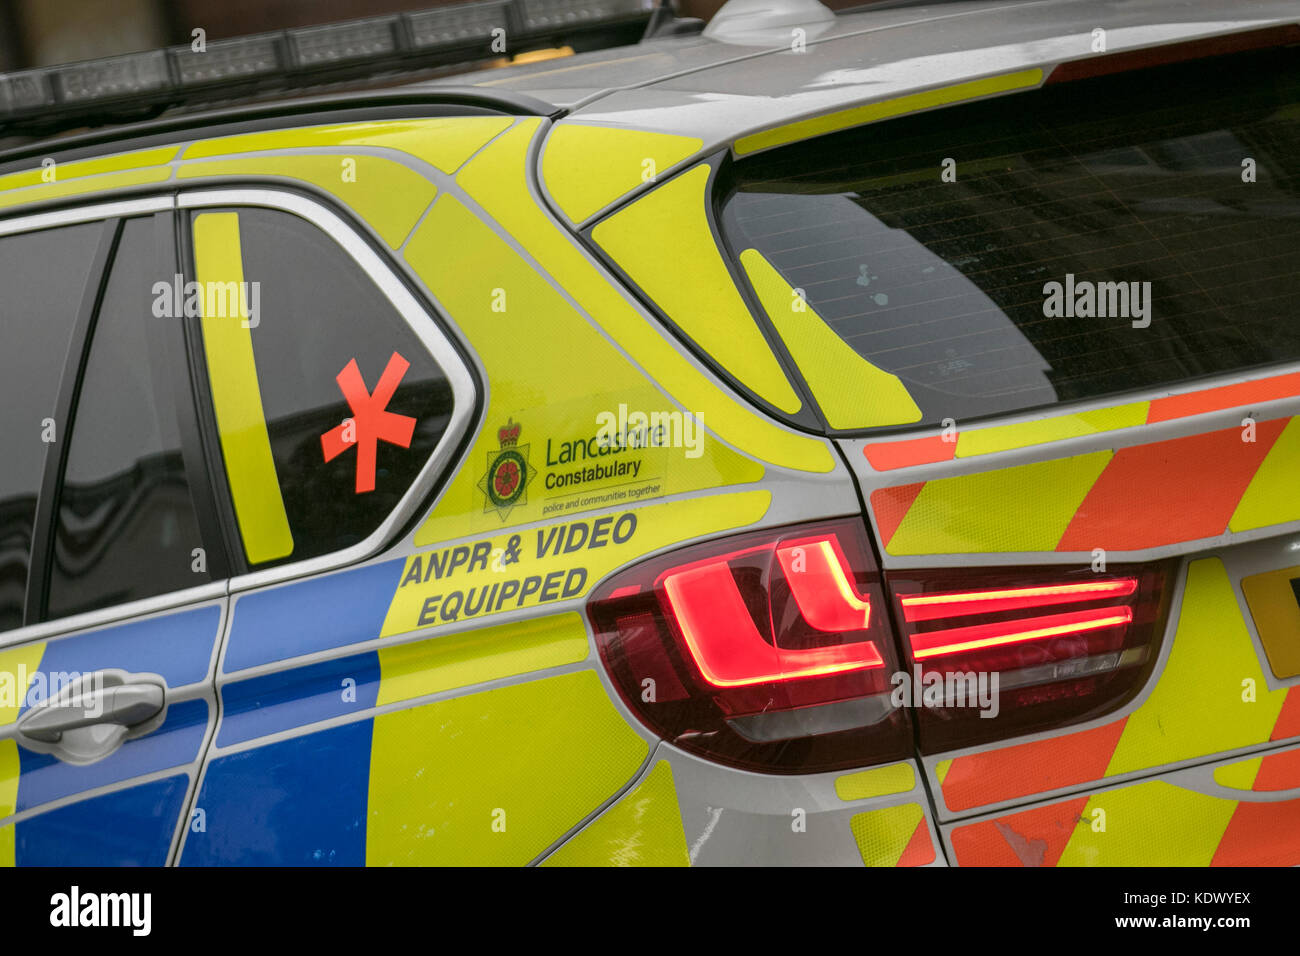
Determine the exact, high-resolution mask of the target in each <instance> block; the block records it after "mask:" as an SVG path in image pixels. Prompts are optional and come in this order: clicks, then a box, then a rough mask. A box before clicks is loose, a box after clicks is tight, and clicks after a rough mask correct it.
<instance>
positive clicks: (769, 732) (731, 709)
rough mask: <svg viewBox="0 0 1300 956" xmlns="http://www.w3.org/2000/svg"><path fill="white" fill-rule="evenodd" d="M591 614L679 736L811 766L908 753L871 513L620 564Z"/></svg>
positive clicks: (608, 661) (662, 722)
mask: <svg viewBox="0 0 1300 956" xmlns="http://www.w3.org/2000/svg"><path fill="white" fill-rule="evenodd" d="M589 614H590V616H591V620H592V623H593V626H594V630H595V633H596V642H597V646H598V647H599V649H600V654H601V658H602V659H603V661H604V663H605V666H606V668H607V669H608V671H609V673H610V675H611V676H612V678H613V680H614V683H615V685H616V686H617V687H618V690H619V693H620V694H621V695H622V697H623V700H624V701H625V702H626V703H627V705H628V707H630V708H631V709H632V710H633V711H634V712H635V713H636V714H637V715H638V716H639V717H640V718H641V719H642V720H643V721H644V722H645V724H646V725H647V726H648V727H650V728H651V729H652V730H653V731H654V732H655V733H657V734H658V735H659V736H661V737H663V738H664V739H665V740H668V741H671V742H672V743H674V744H675V745H677V746H679V747H681V748H682V749H684V750H689V751H693V752H695V753H698V754H701V755H704V756H707V757H709V758H712V759H714V760H718V761H721V762H723V763H727V764H731V765H732V766H736V767H742V768H744V769H748V770H759V771H767V772H776V773H815V772H820V771H826V770H838V769H844V768H847V767H856V766H862V765H864V764H869V763H875V762H880V761H886V760H893V759H897V758H900V757H905V756H908V755H909V754H910V753H911V751H912V748H913V741H912V732H911V727H910V724H909V723H908V718H907V715H906V712H905V711H904V710H900V709H899V708H896V707H894V706H893V705H892V704H891V702H890V693H891V691H892V690H893V685H892V684H891V682H890V678H891V677H892V676H893V675H894V673H895V672H896V671H897V669H898V667H897V664H898V661H897V657H896V655H895V652H894V645H893V640H892V637H891V633H890V629H889V614H888V613H887V610H886V606H885V603H884V595H883V592H882V589H881V584H880V575H879V573H878V571H877V569H876V567H875V564H874V562H873V560H872V558H871V548H870V545H869V543H868V541H867V538H866V532H865V529H864V527H863V525H862V522H861V521H860V520H858V519H847V520H844V521H835V522H829V523H823V524H817V525H801V526H798V527H793V528H785V529H776V530H772V531H764V532H757V533H753V534H747V535H740V536H736V537H732V538H727V539H723V540H720V541H715V542H710V543H709V544H706V545H701V546H698V547H693V548H687V549H684V550H681V551H677V552H673V553H672V554H669V555H665V556H663V557H661V558H657V559H654V560H651V561H648V562H646V563H643V564H641V565H638V566H636V567H634V568H630V569H628V570H627V571H626V572H624V573H622V574H620V575H617V576H615V577H614V578H612V579H611V580H609V581H607V582H605V584H603V585H602V586H601V587H600V588H598V589H597V590H596V592H595V593H594V594H593V596H592V599H591V603H590V605H589Z"/></svg>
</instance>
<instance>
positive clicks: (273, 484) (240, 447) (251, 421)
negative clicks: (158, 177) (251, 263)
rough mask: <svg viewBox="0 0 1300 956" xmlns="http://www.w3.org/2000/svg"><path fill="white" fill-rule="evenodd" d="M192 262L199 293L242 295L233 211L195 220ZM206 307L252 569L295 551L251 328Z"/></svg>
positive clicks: (211, 359) (220, 421)
mask: <svg viewBox="0 0 1300 956" xmlns="http://www.w3.org/2000/svg"><path fill="white" fill-rule="evenodd" d="M194 264H195V273H196V276H197V278H198V281H199V282H200V283H202V284H203V287H204V288H208V287H209V286H208V283H228V282H234V283H238V284H239V285H238V286H237V288H239V289H240V290H242V289H243V284H242V283H243V281H244V263H243V257H242V254H241V249H240V244H239V215H238V214H237V213H233V212H207V213H202V214H200V215H198V216H195V217H194ZM240 298H241V302H240V313H241V314H246V311H247V303H244V302H242V293H241V296H240ZM207 305H208V303H207V296H206V295H205V296H204V302H203V309H204V310H205V311H204V314H203V352H204V355H205V356H206V358H207V364H208V378H209V380H210V382H211V386H212V407H213V410H214V411H215V412H216V416H217V428H218V430H219V431H220V433H221V451H222V455H223V457H224V458H225V462H226V475H227V478H228V480H229V482H230V496H231V498H232V499H233V500H234V505H235V517H236V519H237V520H238V522H239V532H240V534H241V536H242V537H243V539H244V550H245V551H246V552H247V553H248V560H249V562H250V563H252V564H258V563H260V562H262V561H271V560H274V559H275V558H283V557H284V556H286V555H288V554H291V553H293V534H292V533H291V532H290V530H289V517H288V515H286V514H285V511H284V499H283V498H282V497H281V495H280V482H279V479H278V478H277V477H276V473H275V460H274V459H273V458H272V457H271V439H270V436H269V435H268V434H267V431H266V416H265V414H264V412H263V411H262V390H261V388H260V387H259V386H258V383H257V365H256V363H255V361H254V358H253V337H252V330H251V329H247V328H244V321H243V320H242V319H241V318H240V317H239V316H216V315H207V314H206V309H207Z"/></svg>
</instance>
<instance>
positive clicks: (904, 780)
mask: <svg viewBox="0 0 1300 956" xmlns="http://www.w3.org/2000/svg"><path fill="white" fill-rule="evenodd" d="M914 786H916V773H915V772H914V771H913V770H912V765H911V764H910V763H896V764H892V765H890V766H888V767H875V768H873V769H871V770H863V771H860V772H859V773H850V774H845V775H844V776H843V777H839V778H837V779H836V781H835V794H836V795H837V796H838V797H839V798H840V799H841V800H866V799H867V798H868V797H883V796H886V795H888V794H891V793H906V792H907V791H908V790H911V789H912V788H913V787H914ZM908 836H911V834H910V833H909V834H908Z"/></svg>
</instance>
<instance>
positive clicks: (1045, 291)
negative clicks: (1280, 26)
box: [720, 53, 1300, 423]
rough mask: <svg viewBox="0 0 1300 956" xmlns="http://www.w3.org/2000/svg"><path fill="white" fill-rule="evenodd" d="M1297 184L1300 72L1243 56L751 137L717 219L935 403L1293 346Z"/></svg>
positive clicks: (1080, 395) (867, 354) (963, 414)
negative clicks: (801, 133)
mask: <svg viewBox="0 0 1300 956" xmlns="http://www.w3.org/2000/svg"><path fill="white" fill-rule="evenodd" d="M1298 187H1300V72H1298V71H1297V69H1296V67H1295V65H1294V57H1291V58H1290V59H1289V60H1287V59H1284V58H1283V57H1282V56H1281V55H1274V54H1271V53H1270V54H1258V53H1256V54H1251V55H1249V56H1248V57H1245V58H1243V57H1222V58H1219V59H1216V60H1209V61H1200V62H1196V63H1193V64H1186V65H1180V66H1177V67H1166V68H1161V69H1158V70H1154V69H1153V70H1144V71H1140V72H1135V73H1127V74H1121V75H1118V76H1113V77H1106V78H1103V79H1092V80H1083V81H1076V82H1071V83H1064V84H1061V85H1059V86H1049V87H1046V88H1045V89H1043V90H1039V91H1034V92H1030V93H1023V94H1016V95H1012V96H1008V97H1003V98H1001V99H997V100H992V101H987V102H983V103H978V104H974V105H971V106H965V107H959V108H952V109H944V110H938V111H934V112H930V113H926V114H922V115H918V116H915V117H909V118H907V119H902V120H895V121H891V122H888V123H883V124H878V125H874V126H867V127H864V128H861V129H858V130H854V131H850V132H846V133H842V134H837V135H835V136H829V137H823V138H820V139H817V140H813V141H811V142H808V143H804V144H800V145H798V146H794V147H787V148H784V149H779V150H774V151H772V152H770V153H765V154H760V155H759V156H756V157H754V158H752V159H747V160H743V161H741V162H738V163H735V164H734V165H732V166H731V167H730V168H729V170H728V171H727V173H726V174H725V175H724V176H723V177H722V178H721V180H720V189H721V192H720V202H721V215H720V221H721V226H722V231H723V234H724V238H725V240H726V244H727V245H728V246H729V251H730V253H731V254H732V255H733V256H734V257H735V258H736V260H737V262H739V261H740V259H741V256H742V254H743V253H745V252H746V251H747V250H757V251H758V252H759V253H761V254H762V256H763V257H764V258H765V259H766V260H767V262H768V263H770V264H771V266H773V267H774V268H775V270H776V271H777V272H778V273H779V274H780V276H781V277H782V278H783V279H784V280H785V281H786V282H787V283H788V284H789V286H790V287H791V289H793V290H802V291H801V295H802V298H803V299H804V300H805V301H806V303H807V305H808V307H809V308H810V309H811V310H812V311H813V312H815V314H816V315H818V316H820V317H821V319H822V320H824V321H825V323H826V324H827V325H829V326H830V327H831V329H833V330H834V332H835V333H836V335H838V336H839V338H840V339H841V340H843V342H844V343H847V345H848V346H849V347H851V349H852V350H853V352H855V353H857V356H859V357H860V358H861V359H865V360H866V362H869V363H870V364H871V365H872V366H875V367H876V368H877V369H879V370H882V371H883V372H886V373H889V374H891V375H893V376H897V378H898V379H899V380H900V381H901V382H902V383H903V385H904V386H905V387H906V389H907V392H908V393H909V394H910V395H911V397H912V399H913V401H914V402H915V403H916V405H917V406H918V407H919V409H920V412H921V422H925V423H938V422H940V421H941V420H942V419H944V418H948V417H951V418H954V419H962V420H967V419H971V418H976V417H980V416H986V415H993V414H998V413H1004V412H1009V411H1013V410H1017V409H1024V408H1030V407H1034V406H1042V405H1050V404H1053V403H1057V402H1068V401H1073V400H1078V399H1087V398H1093V397H1097V396H1101V395H1106V394H1110V393H1118V392H1124V391H1128V390H1133V389H1145V388H1152V387H1156V386H1161V385H1167V384H1172V383H1178V382H1183V381H1186V380H1189V379H1195V378H1199V377H1202V376H1209V375H1215V374H1221V373H1225V372H1232V371H1237V370H1244V369H1249V368H1253V367H1256V366H1262V365H1268V364H1273V363H1279V362H1286V361H1293V360H1297V359H1300V268H1298V266H1300V195H1297V192H1298ZM738 271H741V274H743V270H738ZM796 360H798V356H797V355H796ZM804 371H805V375H807V374H808V370H807V369H805V370H804ZM810 384H811V385H812V387H813V390H814V392H815V393H816V392H817V386H816V383H813V382H811V378H810ZM818 398H819V401H821V400H822V396H821V395H820V394H818ZM822 404H823V405H825V402H824V401H822Z"/></svg>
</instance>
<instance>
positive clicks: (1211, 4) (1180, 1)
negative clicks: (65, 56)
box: [0, 0, 1300, 167]
mask: <svg viewBox="0 0 1300 956" xmlns="http://www.w3.org/2000/svg"><path fill="white" fill-rule="evenodd" d="M1223 6H1224V5H1223V2H1222V0H1143V2H1141V3H1138V2H1134V0H942V2H936V3H928V4H921V5H917V4H911V3H906V4H904V5H897V6H895V5H891V4H889V3H888V0H886V3H885V4H884V5H882V6H873V7H869V8H863V9H860V10H857V11H852V12H842V13H838V14H831V13H830V11H829V10H827V9H826V8H825V7H823V6H822V5H821V4H820V3H818V2H817V0H730V2H729V3H728V4H727V5H725V6H724V7H723V8H722V9H721V10H720V11H719V12H718V14H717V15H715V17H714V18H713V20H712V21H711V22H710V23H709V25H708V26H707V27H706V28H705V30H704V32H703V33H702V34H698V35H691V36H682V35H677V36H666V37H662V38H654V39H649V40H645V41H642V42H641V43H638V44H633V45H629V46H623V47H615V48H609V49H603V50H598V51H593V52H588V53H579V54H576V55H574V56H568V57H563V58H555V59H548V60H543V61H539V62H534V63H526V64H517V65H513V66H507V67H502V68H498V69H486V70H485V69H479V70H477V71H475V72H461V73H453V74H450V75H446V76H440V77H439V78H437V79H428V80H422V81H419V82H411V83H402V82H400V81H398V82H392V81H389V82H385V83H382V84H379V85H380V86H381V87H382V88H380V89H375V88H374V87H375V84H374V83H373V82H363V83H362V84H361V87H362V90H366V89H369V90H370V92H368V93H367V92H348V90H347V87H346V85H345V86H344V88H343V89H342V90H339V89H337V88H336V89H335V90H334V91H333V92H325V91H324V90H322V91H321V92H322V95H319V96H316V97H312V98H308V99H304V98H302V97H301V95H300V94H293V93H290V94H288V95H287V96H286V95H284V94H280V95H277V94H275V93H272V94H271V95H270V96H269V97H261V98H258V99H254V100H250V101H248V102H243V103H237V104H236V105H233V106H229V107H227V108H224V109H218V110H212V109H211V108H210V107H208V108H204V107H203V105H202V104H201V103H196V104H192V105H187V104H183V103H182V104H179V105H177V106H176V107H175V108H174V109H169V110H167V111H166V112H165V113H164V114H163V115H162V116H161V117H159V118H158V119H154V120H146V121H141V122H126V123H112V124H109V125H106V126H101V127H98V128H97V129H91V130H89V131H87V132H79V131H73V130H69V131H64V132H61V133H58V134H56V135H52V136H48V137H38V138H36V139H34V140H28V141H26V142H22V143H21V145H14V146H13V147H11V148H9V149H5V150H3V151H0V167H8V166H14V165H15V164H20V163H23V162H25V161H27V160H28V159H30V157H31V156H32V155H38V154H42V153H43V151H45V152H48V151H50V150H54V151H58V152H64V151H70V153H71V154H75V155H83V154H84V155H94V154H98V153H104V152H111V151H114V144H115V143H126V142H131V141H135V140H169V139H175V138H176V137H177V135H178V134H181V133H183V132H184V131H188V130H196V129H200V128H203V127H213V126H230V125H232V124H233V125H237V124H239V123H241V122H255V123H259V124H261V125H266V126H271V125H274V124H275V117H277V116H281V117H290V116H295V115H297V116H300V117H302V118H304V119H307V118H310V117H311V116H312V115H325V114H326V113H328V112H333V111H338V110H341V109H343V108H345V107H348V108H354V109H353V110H352V112H353V113H356V112H358V111H364V110H365V109H366V108H367V106H371V107H373V106H376V105H379V106H393V107H394V108H397V105H398V104H401V103H407V104H412V105H415V104H424V105H425V107H428V108H439V109H440V108H442V107H440V106H439V104H443V105H446V104H450V106H446V108H447V109H451V110H453V111H454V110H456V109H457V108H468V109H470V110H475V109H477V110H479V111H483V110H487V111H493V110H495V111H500V112H505V113H514V114H516V115H519V114H524V115H542V116H547V115H549V116H551V117H552V118H554V119H559V121H560V122H562V123H581V124H587V125H594V126H607V127H613V128H622V129H634V130H639V131H648V132H660V133H668V134H676V135H683V136H689V137H694V138H697V139H698V140H699V147H698V149H696V150H694V151H692V155H693V156H700V155H707V154H708V153H710V152H713V151H715V150H716V149H718V148H720V147H723V146H727V145H731V144H734V143H735V142H736V141H737V140H739V139H741V138H742V137H745V136H747V135H750V134H754V133H757V132H759V131H763V130H771V129H773V128H775V127H782V126H788V125H789V124H793V123H798V122H799V121H801V120H806V119H809V118H811V117H815V116H820V115H824V114H827V113H835V112H837V111H842V110H846V109H851V108H853V107H856V106H860V105H863V104H869V103H874V102H879V101H882V100H890V99H897V98H898V97H901V96H906V95H908V94H911V93H916V92H918V91H923V90H931V89H939V88H945V87H951V86H955V85H958V84H962V83H966V82H970V81H978V80H980V79H982V78H990V77H999V76H1004V75H1007V74H1022V73H1031V72H1032V71H1033V70H1035V69H1037V70H1039V71H1041V74H1042V76H1041V77H1039V78H1038V80H1037V81H1036V82H1031V83H1028V84H1025V83H1021V84H1019V85H1018V86H1017V87H1016V88H1020V89H1023V88H1028V87H1029V86H1034V85H1038V84H1039V83H1041V82H1043V80H1044V79H1045V78H1046V77H1047V76H1048V75H1049V74H1050V73H1051V71H1052V70H1053V69H1055V68H1056V67H1057V66H1059V65H1061V64H1065V63H1071V62H1074V61H1087V60H1090V59H1096V57H1097V53H1098V52H1104V53H1106V54H1115V53H1123V52H1126V51H1139V50H1144V49H1150V48H1153V47H1160V46H1165V45H1168V44H1173V43H1181V42H1192V41H1205V40H1207V39H1211V38H1215V37H1224V36H1229V35H1232V34H1249V33H1252V32H1254V31H1259V30H1267V29H1270V28H1278V27H1290V28H1291V29H1294V30H1296V31H1297V32H1296V38H1292V39H1290V40H1289V41H1287V42H1292V43H1294V42H1297V38H1300V4H1297V3H1296V0H1234V2H1233V3H1232V4H1231V6H1230V7H1229V8H1228V9H1223ZM738 7H739V8H741V9H737V8H738ZM733 12H734V15H733ZM796 27H798V28H801V29H802V30H803V34H804V37H803V38H804V40H805V41H806V50H807V52H795V51H794V50H793V49H792V40H793V37H794V35H795V34H794V30H795V29H796ZM1099 29H1100V30H1103V31H1105V37H1104V39H1105V49H1104V51H1096V50H1094V43H1095V36H1094V33H1095V31H1096V30H1099ZM1272 42H1274V43H1276V42H1277V40H1276V39H1274V40H1273V41H1272ZM354 85H355V84H354ZM966 98H975V97H966ZM933 105H939V104H938V103H936V104H933ZM921 108H924V107H921ZM908 111H909V112H910V111H914V110H908ZM341 115H343V114H340V116H341ZM561 117H562V118H561ZM844 125H853V124H851V123H849V124H844Z"/></svg>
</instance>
